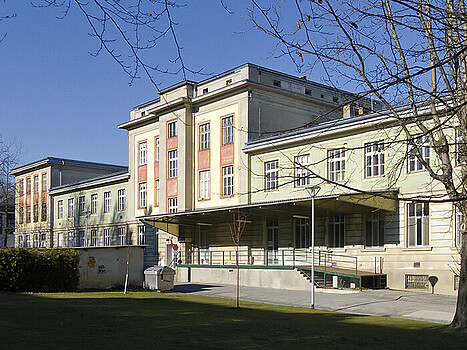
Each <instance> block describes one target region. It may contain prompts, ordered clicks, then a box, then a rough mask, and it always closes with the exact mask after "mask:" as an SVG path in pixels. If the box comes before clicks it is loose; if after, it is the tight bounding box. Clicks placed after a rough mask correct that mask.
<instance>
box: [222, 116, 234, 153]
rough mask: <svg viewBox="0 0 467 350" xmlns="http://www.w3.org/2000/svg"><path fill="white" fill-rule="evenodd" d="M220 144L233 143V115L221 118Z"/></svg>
mask: <svg viewBox="0 0 467 350" xmlns="http://www.w3.org/2000/svg"><path fill="white" fill-rule="evenodd" d="M221 129H222V146H225V145H230V144H233V143H234V115H233V114H232V115H228V116H226V117H223V118H222V119H221Z"/></svg>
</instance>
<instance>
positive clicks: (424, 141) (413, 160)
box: [408, 135, 430, 172]
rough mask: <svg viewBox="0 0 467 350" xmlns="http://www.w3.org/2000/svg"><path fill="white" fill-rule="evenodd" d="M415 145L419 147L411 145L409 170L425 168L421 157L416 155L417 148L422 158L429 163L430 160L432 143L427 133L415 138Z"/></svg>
mask: <svg viewBox="0 0 467 350" xmlns="http://www.w3.org/2000/svg"><path fill="white" fill-rule="evenodd" d="M414 142H415V145H416V146H417V148H414V147H411V146H409V148H410V150H409V159H408V163H409V164H408V165H409V172H412V171H419V170H423V165H422V162H421V161H420V159H418V157H417V156H416V154H417V149H418V152H420V155H421V156H422V159H423V160H424V161H425V162H427V163H429V162H430V144H429V142H428V137H427V136H426V135H423V136H419V137H416V138H414Z"/></svg>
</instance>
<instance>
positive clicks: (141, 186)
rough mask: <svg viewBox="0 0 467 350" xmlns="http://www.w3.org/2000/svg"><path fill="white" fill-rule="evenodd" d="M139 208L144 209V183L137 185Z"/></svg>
mask: <svg viewBox="0 0 467 350" xmlns="http://www.w3.org/2000/svg"><path fill="white" fill-rule="evenodd" d="M139 207H140V208H146V182H142V183H140V184H139Z"/></svg>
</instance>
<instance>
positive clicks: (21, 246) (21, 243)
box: [18, 236, 24, 248]
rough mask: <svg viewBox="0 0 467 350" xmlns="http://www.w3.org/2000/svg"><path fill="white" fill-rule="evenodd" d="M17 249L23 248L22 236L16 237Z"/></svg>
mask: <svg viewBox="0 0 467 350" xmlns="http://www.w3.org/2000/svg"><path fill="white" fill-rule="evenodd" d="M18 247H19V248H24V243H23V236H19V237H18Z"/></svg>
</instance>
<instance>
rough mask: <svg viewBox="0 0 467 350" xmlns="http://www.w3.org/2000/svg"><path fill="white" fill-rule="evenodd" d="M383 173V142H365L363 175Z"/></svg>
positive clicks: (373, 175) (371, 175)
mask: <svg viewBox="0 0 467 350" xmlns="http://www.w3.org/2000/svg"><path fill="white" fill-rule="evenodd" d="M381 175H384V143H383V142H381V141H379V142H372V143H367V144H365V176H366V177H375V176H381Z"/></svg>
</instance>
